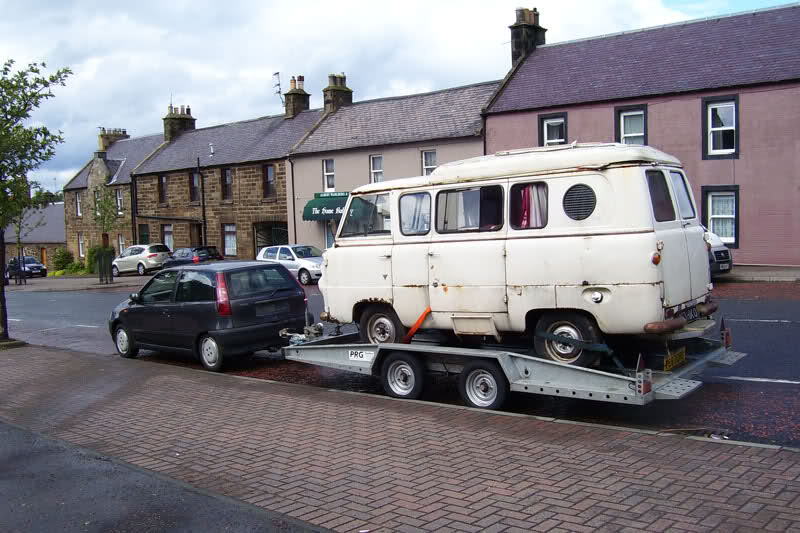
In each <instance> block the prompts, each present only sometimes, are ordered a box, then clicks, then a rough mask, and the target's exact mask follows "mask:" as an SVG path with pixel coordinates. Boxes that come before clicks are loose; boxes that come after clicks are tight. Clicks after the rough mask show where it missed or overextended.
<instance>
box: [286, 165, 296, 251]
mask: <svg viewBox="0 0 800 533" xmlns="http://www.w3.org/2000/svg"><path fill="white" fill-rule="evenodd" d="M286 160H287V161H288V162H289V167H290V168H291V172H292V228H293V229H292V235H294V244H297V211H296V205H295V198H297V193H296V192H295V190H294V161H292V158H291V157H287V158H286Z"/></svg>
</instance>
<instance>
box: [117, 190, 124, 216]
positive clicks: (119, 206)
mask: <svg viewBox="0 0 800 533" xmlns="http://www.w3.org/2000/svg"><path fill="white" fill-rule="evenodd" d="M123 207H124V204H123V199H122V189H117V214H118V215H121V214H122V208H123Z"/></svg>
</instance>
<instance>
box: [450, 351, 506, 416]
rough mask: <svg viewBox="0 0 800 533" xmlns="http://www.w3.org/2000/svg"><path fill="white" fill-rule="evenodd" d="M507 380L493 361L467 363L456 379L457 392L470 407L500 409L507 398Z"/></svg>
mask: <svg viewBox="0 0 800 533" xmlns="http://www.w3.org/2000/svg"><path fill="white" fill-rule="evenodd" d="M508 390H509V386H508V380H507V379H506V376H505V374H503V371H502V370H500V367H499V366H498V365H497V363H495V362H494V361H485V360H480V359H479V360H477V361H472V362H471V363H468V364H467V365H466V366H465V367H464V370H462V371H461V375H460V376H459V378H458V392H459V393H461V399H462V400H464V403H465V404H467V405H469V406H470V407H478V408H480V409H500V408H501V407H502V406H503V404H504V403H505V401H506V397H507V396H508Z"/></svg>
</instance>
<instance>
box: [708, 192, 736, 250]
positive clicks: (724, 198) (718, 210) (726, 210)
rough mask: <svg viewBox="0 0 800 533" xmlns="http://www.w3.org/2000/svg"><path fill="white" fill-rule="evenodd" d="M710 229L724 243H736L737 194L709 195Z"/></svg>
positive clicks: (719, 193) (714, 193)
mask: <svg viewBox="0 0 800 533" xmlns="http://www.w3.org/2000/svg"><path fill="white" fill-rule="evenodd" d="M708 213H709V216H708V229H710V230H711V233H716V234H717V235H719V238H720V239H722V242H727V243H733V242H736V194H735V193H734V192H712V193H709V195H708Z"/></svg>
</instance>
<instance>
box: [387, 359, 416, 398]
mask: <svg viewBox="0 0 800 533" xmlns="http://www.w3.org/2000/svg"><path fill="white" fill-rule="evenodd" d="M381 382H382V384H383V390H384V391H386V394H388V395H389V396H393V397H395V398H404V399H406V400H416V399H417V398H419V397H420V396H421V395H422V389H423V388H424V386H425V368H424V367H423V366H422V363H421V362H420V360H419V359H418V358H417V357H415V356H413V355H411V354H407V353H392V354H389V355H388V356H387V357H386V359H384V360H383V365H381Z"/></svg>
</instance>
